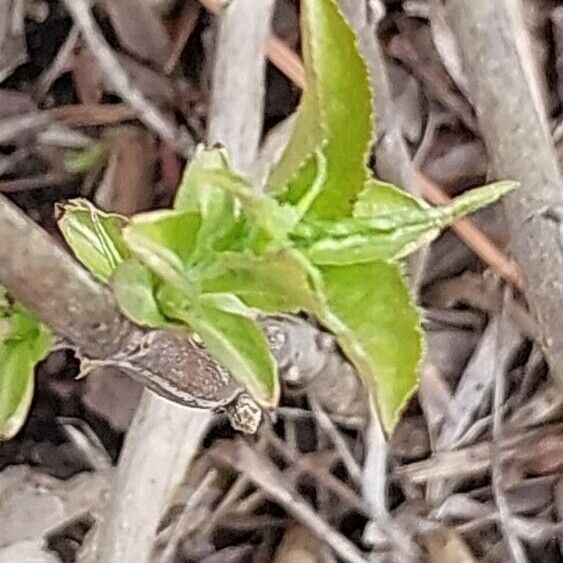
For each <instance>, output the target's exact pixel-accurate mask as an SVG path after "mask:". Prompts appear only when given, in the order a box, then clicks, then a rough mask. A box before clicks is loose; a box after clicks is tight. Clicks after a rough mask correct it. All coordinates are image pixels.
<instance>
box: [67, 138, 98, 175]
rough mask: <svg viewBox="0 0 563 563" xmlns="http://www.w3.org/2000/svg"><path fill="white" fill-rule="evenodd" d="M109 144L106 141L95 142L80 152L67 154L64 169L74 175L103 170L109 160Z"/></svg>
mask: <svg viewBox="0 0 563 563" xmlns="http://www.w3.org/2000/svg"><path fill="white" fill-rule="evenodd" d="M108 152H109V144H108V143H107V142H105V141H94V142H92V143H90V144H89V145H88V146H86V147H85V148H83V149H82V150H79V151H69V152H68V153H67V154H66V157H65V161H64V167H65V169H66V170H67V172H71V173H73V174H85V173H87V172H90V171H92V170H97V169H98V168H101V166H102V165H103V164H104V162H105V161H106V159H107V156H108Z"/></svg>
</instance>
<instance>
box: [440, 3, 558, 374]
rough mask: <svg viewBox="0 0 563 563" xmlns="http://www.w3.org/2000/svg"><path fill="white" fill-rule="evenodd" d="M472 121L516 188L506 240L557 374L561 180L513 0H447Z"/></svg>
mask: <svg viewBox="0 0 563 563" xmlns="http://www.w3.org/2000/svg"><path fill="white" fill-rule="evenodd" d="M446 8H447V10H448V17H449V19H450V22H451V25H452V28H453V29H454V32H455V35H456V37H457V40H458V42H459V46H460V50H461V53H462V57H463V62H464V65H465V73H466V75H467V78H468V82H469V90H470V93H471V98H472V100H473V102H474V104H475V108H476V111H477V116H478V119H479V124H480V126H481V131H482V135H483V138H484V140H485V143H486V145H487V149H488V152H489V156H490V160H491V165H492V171H493V174H494V176H495V177H497V178H506V179H513V180H517V181H519V182H520V183H521V187H520V189H518V190H516V191H515V192H514V193H512V194H511V195H509V196H508V197H506V198H505V200H504V205H505V209H506V212H507V219H508V224H509V230H510V240H511V248H512V250H513V252H514V255H515V257H516V260H517V261H518V263H519V264H520V266H521V269H522V271H523V272H524V275H525V278H526V280H525V282H526V289H525V291H526V295H527V296H528V298H529V301H530V304H531V306H532V308H533V310H534V312H535V314H536V316H537V319H538V322H539V326H540V329H541V331H542V337H543V346H544V349H545V352H546V356H547V359H548V361H549V364H550V366H551V369H552V371H553V373H554V374H555V375H556V376H557V378H558V380H559V381H561V382H563V338H562V337H561V326H563V308H562V305H561V303H562V302H563V238H562V232H563V231H562V228H561V226H562V219H563V184H562V182H561V175H560V171H559V167H558V164H557V158H556V154H555V150H554V146H553V142H552V139H551V135H550V131H549V127H548V121H547V116H546V111H545V107H544V105H543V102H542V97H541V92H540V89H539V87H538V81H537V78H536V75H535V69H534V67H533V64H532V61H533V57H532V54H531V52H530V45H529V38H528V37H527V31H526V27H525V24H524V21H523V18H522V12H521V5H520V3H519V1H518V0H495V2H491V1H489V0H448V1H447V3H446Z"/></svg>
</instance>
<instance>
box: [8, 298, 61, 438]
mask: <svg viewBox="0 0 563 563" xmlns="http://www.w3.org/2000/svg"><path fill="white" fill-rule="evenodd" d="M4 322H8V323H9V328H8V330H6V331H4V332H3V334H2V337H1V339H0V440H9V439H10V438H12V437H13V436H15V435H16V433H17V432H18V431H19V430H20V428H21V427H22V425H23V424H24V422H25V419H26V418H27V413H28V410H29V406H30V404H31V400H32V397H33V389H34V369H35V365H36V364H37V362H39V361H40V360H42V359H43V358H44V357H45V356H46V354H47V352H48V351H49V349H50V348H51V346H52V343H53V337H52V335H51V333H50V331H49V330H48V329H47V328H46V327H45V326H44V325H43V324H41V323H40V322H38V321H36V320H35V319H34V318H33V317H31V316H30V315H29V313H27V311H25V309H23V308H22V307H21V306H19V305H17V304H16V305H15V306H14V307H13V309H12V310H11V311H10V313H9V316H8V317H7V318H5V319H4Z"/></svg>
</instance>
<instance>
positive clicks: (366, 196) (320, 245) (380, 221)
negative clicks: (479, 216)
mask: <svg viewBox="0 0 563 563" xmlns="http://www.w3.org/2000/svg"><path fill="white" fill-rule="evenodd" d="M516 185H517V184H516V183H514V182H497V183H495V184H491V185H489V186H484V187H481V188H477V189H474V190H470V191H468V192H466V193H464V194H463V195H461V196H459V197H457V198H456V199H454V200H453V201H452V202H451V203H449V204H448V205H444V206H440V207H430V206H429V205H428V204H426V203H425V202H423V201H419V200H417V199H415V198H413V197H412V196H410V195H408V194H406V193H404V192H402V191H401V190H398V189H397V188H395V187H394V186H391V185H390V184H384V183H380V182H369V183H368V188H367V189H366V190H365V191H364V192H363V193H362V194H361V195H360V198H359V200H358V202H357V204H356V208H355V216H354V217H353V218H344V219H341V220H339V221H336V222H335V221H323V220H310V221H308V222H306V223H302V224H300V225H298V226H297V228H296V229H295V230H294V233H293V238H294V241H295V242H296V244H297V246H298V247H299V248H301V249H302V250H303V251H304V252H305V253H306V254H307V256H308V257H309V259H310V260H311V261H312V262H314V263H315V264H355V263H359V262H369V261H372V260H375V259H383V260H388V259H393V260H399V259H401V258H404V257H405V256H407V255H408V254H410V253H412V252H414V251H415V250H416V249H418V248H420V247H421V246H422V245H423V244H425V243H428V242H430V241H431V240H433V239H434V238H436V237H437V236H438V235H439V234H440V231H441V230H442V229H443V228H445V227H447V226H448V225H450V224H451V223H453V222H454V221H456V220H457V219H460V218H461V217H463V216H465V215H467V214H469V213H471V212H473V211H475V210H476V209H479V208H480V207H483V206H485V205H488V204H490V203H492V202H494V201H495V200H497V199H498V198H500V197H501V196H503V195H504V194H506V193H507V192H509V191H510V190H512V189H514V188H515V187H516Z"/></svg>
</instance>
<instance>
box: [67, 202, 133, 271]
mask: <svg viewBox="0 0 563 563" xmlns="http://www.w3.org/2000/svg"><path fill="white" fill-rule="evenodd" d="M60 209H61V210H62V215H61V216H60V218H59V220H58V225H59V228H60V230H61V232H62V234H63V236H64V238H65V240H66V242H67V244H68V245H69V246H70V248H71V249H72V251H73V252H74V254H75V256H76V258H78V260H79V261H80V262H81V263H82V264H84V266H86V268H88V270H90V272H92V274H94V275H95V276H96V277H97V278H99V279H101V280H102V281H104V282H107V281H108V279H109V277H110V275H111V273H112V272H113V270H114V269H115V268H116V267H117V265H118V264H119V263H120V262H122V261H123V260H125V259H126V258H127V257H129V255H130V254H129V251H128V250H127V247H126V246H125V243H124V242H123V238H122V235H121V232H122V229H123V228H124V226H125V225H126V224H127V219H126V218H125V217H122V216H121V215H115V214H110V213H104V212H103V211H100V210H99V209H97V208H96V207H94V206H93V205H92V204H91V203H90V202H89V201H87V200H85V199H74V200H71V201H69V202H68V203H66V204H64V205H61V206H60Z"/></svg>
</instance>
